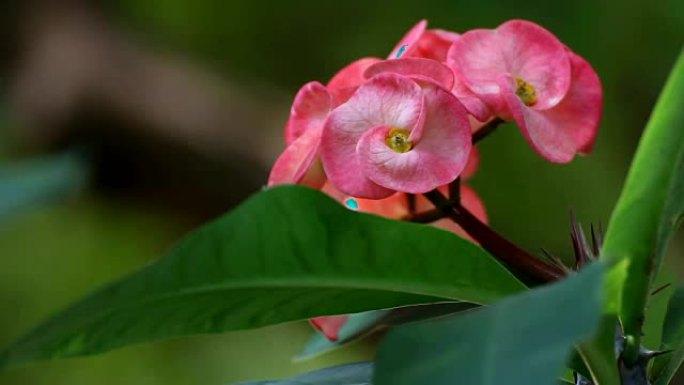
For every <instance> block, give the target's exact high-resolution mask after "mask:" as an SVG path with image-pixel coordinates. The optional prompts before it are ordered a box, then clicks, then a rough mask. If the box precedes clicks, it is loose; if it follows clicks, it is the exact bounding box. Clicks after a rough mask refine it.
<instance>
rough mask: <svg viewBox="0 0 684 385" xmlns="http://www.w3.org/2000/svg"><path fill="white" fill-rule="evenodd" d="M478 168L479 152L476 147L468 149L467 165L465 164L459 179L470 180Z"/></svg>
mask: <svg viewBox="0 0 684 385" xmlns="http://www.w3.org/2000/svg"><path fill="white" fill-rule="evenodd" d="M479 166H480V150H478V149H477V147H475V146H473V147H472V148H471V149H470V155H469V156H468V163H466V165H465V168H464V169H463V172H462V173H461V179H462V180H468V179H470V178H471V177H472V176H473V175H475V172H476V171H477V169H478V167H479Z"/></svg>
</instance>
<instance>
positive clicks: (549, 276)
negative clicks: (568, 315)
mask: <svg viewBox="0 0 684 385" xmlns="http://www.w3.org/2000/svg"><path fill="white" fill-rule="evenodd" d="M424 195H425V197H426V198H427V199H428V200H429V201H430V202H432V204H434V205H435V207H437V208H438V209H439V210H441V211H442V213H443V215H444V216H446V217H449V218H450V219H451V220H453V221H454V222H456V223H457V224H458V225H459V226H461V228H463V230H465V232H467V233H468V235H470V236H471V237H473V239H475V240H476V241H477V242H478V243H479V244H480V245H481V246H482V248H484V249H485V250H487V251H488V252H489V253H491V254H492V255H493V256H494V257H496V258H497V259H498V260H499V261H501V262H503V263H504V264H506V265H508V266H510V267H511V268H513V269H515V270H516V271H519V272H521V273H523V274H525V275H526V276H529V277H530V278H532V279H535V280H538V281H541V282H544V283H546V282H551V281H556V280H558V279H560V278H562V277H564V276H565V272H564V271H562V270H561V269H559V268H557V267H555V266H553V265H550V264H548V263H546V262H544V261H542V260H540V259H538V258H536V257H534V256H532V255H530V254H528V253H527V252H526V251H524V250H522V249H521V248H519V247H518V246H516V245H515V244H514V243H512V242H511V241H509V240H507V239H506V238H504V237H502V236H501V235H500V234H499V233H497V232H496V231H494V230H493V229H491V228H490V227H489V226H487V225H486V224H484V223H482V222H481V221H480V220H479V219H477V218H476V217H475V216H474V215H473V214H472V213H471V212H470V211H468V210H467V209H466V208H464V207H463V206H461V205H460V203H457V202H453V203H452V202H449V200H448V199H447V198H446V197H445V196H444V195H442V193H440V192H439V191H437V190H433V191H430V192H428V193H426V194H424Z"/></svg>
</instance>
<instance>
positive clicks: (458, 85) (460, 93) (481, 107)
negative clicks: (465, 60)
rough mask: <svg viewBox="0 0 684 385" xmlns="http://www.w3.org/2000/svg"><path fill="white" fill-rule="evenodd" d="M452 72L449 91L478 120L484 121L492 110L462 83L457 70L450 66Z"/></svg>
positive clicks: (491, 114) (490, 114)
mask: <svg viewBox="0 0 684 385" xmlns="http://www.w3.org/2000/svg"><path fill="white" fill-rule="evenodd" d="M451 70H452V71H451V72H452V73H453V74H454V86H453V87H452V88H451V92H452V93H453V94H454V95H455V96H456V97H457V98H458V100H459V101H460V102H461V104H463V106H464V107H465V108H466V110H468V112H469V113H470V114H471V115H473V116H474V117H475V119H477V120H479V121H480V122H485V121H487V120H489V119H491V118H492V116H493V115H494V114H493V112H492V110H491V109H490V108H489V107H488V106H487V104H485V102H483V101H482V99H480V98H479V97H478V96H477V95H476V94H475V93H474V92H473V91H471V90H470V88H468V86H467V85H466V84H465V83H464V81H463V79H462V78H461V75H460V74H459V73H458V71H457V70H456V69H455V68H454V67H451Z"/></svg>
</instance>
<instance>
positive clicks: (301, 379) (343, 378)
mask: <svg viewBox="0 0 684 385" xmlns="http://www.w3.org/2000/svg"><path fill="white" fill-rule="evenodd" d="M372 376H373V363H371V362H360V363H357V364H348V365H340V366H333V367H330V368H325V369H320V370H316V371H313V372H311V373H307V374H304V375H301V376H298V377H294V378H290V379H287V380H273V381H256V382H248V383H242V384H240V385H371V377H372Z"/></svg>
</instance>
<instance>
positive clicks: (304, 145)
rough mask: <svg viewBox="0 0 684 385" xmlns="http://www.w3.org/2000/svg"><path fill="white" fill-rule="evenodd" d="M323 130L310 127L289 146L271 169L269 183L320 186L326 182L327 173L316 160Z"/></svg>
mask: <svg viewBox="0 0 684 385" xmlns="http://www.w3.org/2000/svg"><path fill="white" fill-rule="evenodd" d="M322 132H323V128H322V127H319V128H312V129H309V130H307V131H305V132H304V134H302V135H301V136H300V137H299V138H297V139H296V140H295V141H294V142H292V144H290V145H289V146H287V148H286V149H285V151H283V153H282V154H280V156H279V157H278V160H276V162H275V164H274V165H273V168H272V169H271V174H270V175H269V177H268V185H269V186H275V185H279V184H304V185H307V186H310V187H312V188H320V187H321V186H322V185H323V183H324V182H325V174H324V173H323V170H322V168H321V167H320V164H317V163H315V160H316V159H317V158H318V147H319V145H320V142H321V133H322Z"/></svg>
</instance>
